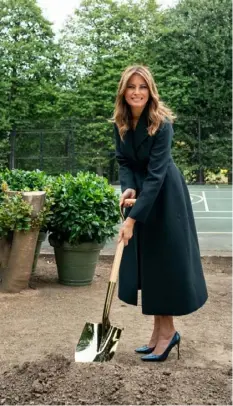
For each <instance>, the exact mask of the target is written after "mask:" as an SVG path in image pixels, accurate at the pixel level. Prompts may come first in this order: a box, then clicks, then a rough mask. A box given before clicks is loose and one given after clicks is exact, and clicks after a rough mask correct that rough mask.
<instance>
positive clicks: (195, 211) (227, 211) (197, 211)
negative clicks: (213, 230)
mask: <svg viewBox="0 0 233 406" xmlns="http://www.w3.org/2000/svg"><path fill="white" fill-rule="evenodd" d="M193 213H206V211H205V210H204V211H202V210H194V211H193ZM208 213H232V210H209V212H208Z"/></svg>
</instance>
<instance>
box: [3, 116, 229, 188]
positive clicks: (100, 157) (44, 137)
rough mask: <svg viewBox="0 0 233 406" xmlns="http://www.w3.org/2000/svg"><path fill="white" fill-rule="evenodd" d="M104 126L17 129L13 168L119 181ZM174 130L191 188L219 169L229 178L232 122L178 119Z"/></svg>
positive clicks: (176, 153) (108, 128) (176, 152)
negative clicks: (86, 173)
mask: <svg viewBox="0 0 233 406" xmlns="http://www.w3.org/2000/svg"><path fill="white" fill-rule="evenodd" d="M103 122H104V120H102V122H101V120H92V121H91V125H90V121H89V122H87V121H81V120H75V119H72V120H69V121H66V122H62V121H60V122H59V123H56V124H54V123H52V124H51V123H50V124H47V125H46V126H45V125H43V124H40V125H39V124H37V125H36V126H31V128H29V126H28V127H27V129H25V128H23V127H22V126H21V127H20V128H17V129H14V130H12V131H11V132H10V134H9V143H10V154H9V167H10V169H13V168H20V169H25V170H33V169H40V170H44V171H46V172H47V173H49V174H59V173H64V172H71V173H72V174H75V173H76V172H77V171H79V170H89V171H94V172H96V173H98V174H100V175H104V176H106V177H107V178H108V179H109V181H110V182H117V181H118V166H117V163H116V160H115V152H114V135H113V129H112V124H110V123H109V122H108V121H107V120H106V123H105V122H104V125H103ZM101 125H102V127H101ZM174 131H175V136H174V139H173V146H172V153H173V157H174V160H175V162H176V164H177V166H178V167H179V168H180V169H181V171H182V172H183V173H184V175H185V176H186V177H188V181H189V182H190V183H195V182H198V183H204V182H205V180H206V174H207V173H218V172H219V171H220V169H224V170H228V175H229V179H230V175H231V121H229V120H221V119H218V120H210V119H208V120H206V119H203V118H199V117H179V118H178V119H177V120H176V121H175V123H174ZM100 132H102V138H103V140H104V141H102V142H100V143H99V144H96V143H95V133H96V134H99V133H100ZM90 134H92V135H93V134H94V136H93V142H92V141H90ZM87 140H89V141H87ZM105 140H106V142H105ZM219 181H221V180H220V179H219Z"/></svg>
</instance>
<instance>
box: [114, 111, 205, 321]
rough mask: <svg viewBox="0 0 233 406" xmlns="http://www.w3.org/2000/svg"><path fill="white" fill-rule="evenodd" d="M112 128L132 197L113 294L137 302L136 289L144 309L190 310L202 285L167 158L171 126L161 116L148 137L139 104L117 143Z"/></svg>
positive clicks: (184, 207) (188, 209)
mask: <svg viewBox="0 0 233 406" xmlns="http://www.w3.org/2000/svg"><path fill="white" fill-rule="evenodd" d="M114 127H115V136H116V158H117V161H118V163H119V175H120V183H121V188H122V192H123V191H124V190H125V189H127V188H133V189H136V197H137V201H136V203H135V206H134V207H132V208H130V209H127V210H126V213H125V215H126V217H127V216H128V215H129V216H130V217H131V218H133V219H135V220H136V223H135V226H134V235H133V237H132V238H131V240H130V241H129V244H128V246H126V247H125V248H124V252H123V257H122V261H121V266H120V274H119V298H120V299H121V300H123V301H124V302H126V303H129V304H132V305H137V292H138V290H139V289H141V294H142V312H143V313H144V314H150V315H177V316H178V315H184V314H188V313H191V312H193V311H195V310H197V309H198V308H200V307H201V306H202V305H203V304H204V303H205V301H206V300H207V289H206V284H205V279H204V276H203V270H202V265H201V259H200V251H199V245H198V239H197V232H196V227H195V222H194V217H193V212H192V206H191V201H190V197H189V192H188V189H187V186H186V183H185V180H184V178H183V176H182V175H181V173H180V172H179V170H178V169H177V167H176V166H175V164H174V162H173V159H172V157H171V142H172V136H173V128H172V125H171V123H170V122H169V121H166V122H165V123H163V124H161V126H160V128H159V129H158V131H157V132H156V133H155V135H153V136H149V135H148V133H147V110H146V109H144V111H143V113H142V115H141V117H140V119H139V122H138V124H137V127H136V129H135V131H133V130H129V131H128V132H127V134H126V135H125V138H124V141H123V142H122V141H121V139H120V137H119V132H118V129H117V127H116V125H114Z"/></svg>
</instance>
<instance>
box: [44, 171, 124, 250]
mask: <svg viewBox="0 0 233 406" xmlns="http://www.w3.org/2000/svg"><path fill="white" fill-rule="evenodd" d="M53 192H54V204H53V205H52V208H51V210H52V212H53V216H52V217H51V219H50V222H49V224H48V229H49V231H50V232H51V233H52V234H51V235H50V238H49V239H50V242H51V244H52V245H53V244H54V241H55V242H57V243H63V242H64V241H66V242H68V243H70V244H79V243H82V242H91V241H93V242H94V241H95V242H98V243H103V242H105V241H106V240H107V239H108V238H111V237H113V236H114V234H115V231H116V230H115V226H116V224H117V223H118V221H119V202H118V197H117V195H116V194H115V190H114V188H113V187H112V186H111V185H109V184H108V181H107V179H105V178H103V177H100V176H98V175H96V174H94V173H90V172H78V173H77V175H76V176H72V175H71V174H65V175H61V176H59V177H58V178H57V179H56V182H54V185H53Z"/></svg>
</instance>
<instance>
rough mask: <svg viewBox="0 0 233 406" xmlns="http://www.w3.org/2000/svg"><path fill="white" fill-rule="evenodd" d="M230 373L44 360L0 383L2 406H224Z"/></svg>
mask: <svg viewBox="0 0 233 406" xmlns="http://www.w3.org/2000/svg"><path fill="white" fill-rule="evenodd" d="M230 374H231V371H230V370H212V369H209V370H206V369H199V368H180V367H176V368H174V369H173V370H171V369H168V368H166V369H162V370H161V369H160V370H159V369H156V368H144V367H140V366H136V367H134V368H131V367H130V366H126V365H120V364H111V363H106V364H74V363H71V361H70V360H68V359H67V358H65V357H64V356H56V355H50V356H48V357H47V358H46V359H45V360H43V361H41V362H37V363H36V362H33V363H29V362H26V363H24V364H23V365H21V366H15V367H14V368H13V369H12V370H11V371H7V372H5V373H4V374H3V375H2V376H1V377H0V390H1V401H0V403H1V404H2V405H4V404H10V405H14V404H15V405H16V404H22V405H23V404H30V405H39V404H42V405H51V404H56V405H77V404H81V405H87V404H90V405H95V404H97V405H99V404H101V405H110V404H111V405H113V404H116V405H141V404H143V405H167V404H173V405H181V404H182V405H184V404H185V405H193V404H198V405H219V404H221V405H223V404H224V405H229V404H230V402H231V396H230Z"/></svg>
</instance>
